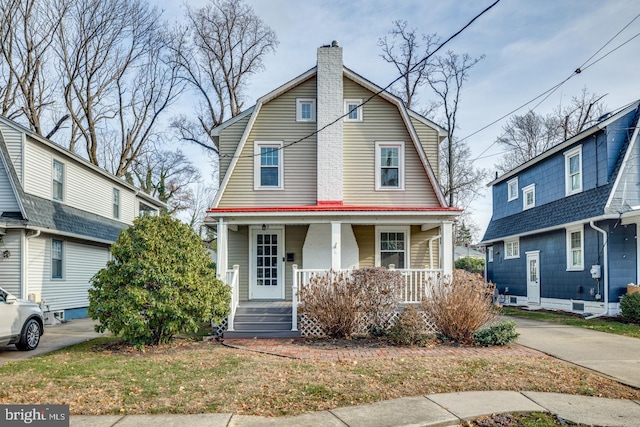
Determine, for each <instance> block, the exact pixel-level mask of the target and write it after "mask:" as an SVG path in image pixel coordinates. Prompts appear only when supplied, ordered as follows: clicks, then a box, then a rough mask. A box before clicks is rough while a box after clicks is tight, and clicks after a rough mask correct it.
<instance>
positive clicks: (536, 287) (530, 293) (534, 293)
mask: <svg viewBox="0 0 640 427" xmlns="http://www.w3.org/2000/svg"><path fill="white" fill-rule="evenodd" d="M526 254H527V302H528V303H529V304H540V251H534V252H527V253H526Z"/></svg>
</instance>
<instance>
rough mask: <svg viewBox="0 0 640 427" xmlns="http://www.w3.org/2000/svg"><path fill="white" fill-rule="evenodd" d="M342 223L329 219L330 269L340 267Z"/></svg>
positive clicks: (335, 269)
mask: <svg viewBox="0 0 640 427" xmlns="http://www.w3.org/2000/svg"><path fill="white" fill-rule="evenodd" d="M341 229H342V223H340V222H339V221H331V269H332V270H334V271H338V270H340V269H342V236H341Z"/></svg>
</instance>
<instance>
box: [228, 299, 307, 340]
mask: <svg viewBox="0 0 640 427" xmlns="http://www.w3.org/2000/svg"><path fill="white" fill-rule="evenodd" d="M233 326H234V329H235V330H234V331H225V332H224V333H223V335H222V336H223V337H224V338H299V337H300V332H297V331H296V332H293V331H291V304H290V303H286V302H281V301H280V302H248V303H241V304H240V305H239V306H238V308H237V309H236V315H235V320H234V322H233Z"/></svg>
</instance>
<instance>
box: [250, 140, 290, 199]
mask: <svg viewBox="0 0 640 427" xmlns="http://www.w3.org/2000/svg"><path fill="white" fill-rule="evenodd" d="M283 146H284V143H283V141H255V142H254V145H253V154H254V156H253V189H254V190H284V150H283ZM263 147H271V148H274V149H275V150H277V151H276V152H277V153H278V185H277V186H276V185H273V186H263V185H261V182H260V177H261V174H260V172H261V169H262V165H261V162H260V160H261V158H262V156H261V154H260V149H261V148H263Z"/></svg>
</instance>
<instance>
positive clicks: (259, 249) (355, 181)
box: [208, 42, 460, 330]
mask: <svg viewBox="0 0 640 427" xmlns="http://www.w3.org/2000/svg"><path fill="white" fill-rule="evenodd" d="M445 134H446V133H445V132H444V130H443V129H441V128H440V127H438V126H437V125H436V124H434V123H432V122H431V121H429V120H427V119H426V118H424V117H422V116H420V115H418V114H416V113H415V112H413V111H410V110H408V109H406V108H405V107H404V105H403V103H402V101H401V100H400V99H399V98H397V97H395V96H393V95H391V94H390V93H389V92H387V91H384V90H382V89H381V88H379V87H378V86H376V85H374V84H373V83H371V82H369V81H368V80H366V79H364V78H363V77H361V76H360V75H358V74H356V73H354V72H353V71H351V70H349V69H348V68H345V67H344V66H343V61H342V48H341V47H339V46H338V45H337V43H336V42H334V43H333V44H332V45H331V46H323V47H321V48H319V49H318V62H317V66H316V67H314V68H312V69H310V70H309V71H307V72H305V73H304V74H302V75H300V76H298V77H296V78H295V79H293V80H291V81H289V82H287V83H286V84H284V85H282V86H280V87H279V88H277V89H275V90H273V91H272V92H270V93H268V94H266V95H265V96H263V97H262V98H260V99H259V100H258V101H257V102H256V104H255V105H254V106H253V107H251V108H249V109H248V110H246V111H245V112H243V113H242V114H240V115H238V116H236V117H234V118H233V119H231V120H228V121H227V122H225V123H223V124H222V125H221V126H219V127H218V128H216V129H215V130H214V136H215V137H216V138H217V140H218V143H219V148H220V176H221V177H222V181H221V184H220V189H219V191H218V194H217V197H216V199H215V201H214V205H213V207H212V208H211V209H210V210H209V211H208V221H209V222H210V223H213V224H215V226H216V228H217V236H218V248H217V251H218V252H217V263H218V269H219V272H220V273H221V276H222V277H227V278H228V279H227V280H228V281H229V282H234V284H235V285H236V286H235V288H234V292H235V294H234V301H235V302H234V303H233V304H236V305H240V306H242V305H246V303H247V302H252V301H265V300H266V301H292V300H293V301H294V306H295V302H296V299H295V298H294V295H295V293H296V289H297V287H298V286H303V285H304V281H305V280H306V279H305V278H308V276H309V274H312V273H313V272H318V271H324V270H329V269H333V270H344V269H352V268H356V267H367V266H387V267H388V266H392V267H395V268H396V269H402V270H406V272H407V277H408V279H407V280H408V286H409V282H411V283H413V282H417V281H418V280H420V279H417V277H425V275H426V274H427V273H444V274H450V273H451V271H452V263H453V246H452V221H453V220H454V219H455V217H456V216H457V215H459V214H460V211H459V210H458V209H456V208H451V207H449V206H447V203H446V201H445V199H444V197H443V195H442V192H441V189H440V187H439V184H438V181H437V176H436V173H437V170H438V145H439V143H440V142H441V141H442V140H443V139H444V138H445ZM232 266H237V270H236V271H235V276H234V274H233V273H231V271H232ZM227 271H229V274H228V275H226V276H225V274H226V272H227ZM420 275H422V276H420ZM411 286H413V284H412V285H411ZM418 298H420V296H419V295H417V293H416V291H415V290H414V291H410V290H409V289H407V294H406V298H405V299H407V300H410V299H415V300H417V299H418ZM234 309H235V307H234ZM294 317H295V315H294ZM237 320H238V319H237V318H236V321H237ZM295 323H296V322H295V319H294V321H293V326H292V327H293V329H295V328H296V325H295ZM229 329H230V330H234V329H235V330H238V329H239V328H238V325H235V324H234V323H233V316H232V317H231V319H230V324H229Z"/></svg>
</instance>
